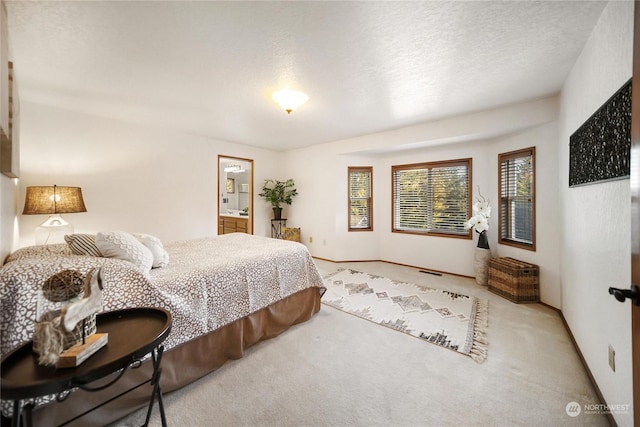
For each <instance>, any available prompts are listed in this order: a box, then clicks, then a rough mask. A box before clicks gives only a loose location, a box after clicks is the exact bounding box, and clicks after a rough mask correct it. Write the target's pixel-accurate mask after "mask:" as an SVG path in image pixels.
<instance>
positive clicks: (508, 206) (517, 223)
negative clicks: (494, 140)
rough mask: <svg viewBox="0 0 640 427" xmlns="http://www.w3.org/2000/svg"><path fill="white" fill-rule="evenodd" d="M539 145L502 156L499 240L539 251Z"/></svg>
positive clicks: (500, 160) (500, 159)
mask: <svg viewBox="0 0 640 427" xmlns="http://www.w3.org/2000/svg"><path fill="white" fill-rule="evenodd" d="M535 157H536V149H535V147H531V148H525V149H524V150H518V151H512V152H510V153H503V154H499V155H498V163H499V165H500V166H499V167H500V170H499V174H500V176H499V179H498V185H499V189H498V194H500V217H499V219H498V220H499V229H500V236H499V238H498V241H499V243H502V244H505V245H511V246H517V247H521V248H524V249H529V250H532V251H535V250H536V227H535V225H536V196H535V187H536V185H535Z"/></svg>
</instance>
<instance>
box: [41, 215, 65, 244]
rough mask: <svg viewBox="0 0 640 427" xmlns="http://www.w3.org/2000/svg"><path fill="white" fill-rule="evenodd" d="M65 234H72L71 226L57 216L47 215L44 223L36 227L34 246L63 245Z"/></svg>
mask: <svg viewBox="0 0 640 427" xmlns="http://www.w3.org/2000/svg"><path fill="white" fill-rule="evenodd" d="M65 234H73V225H71V224H69V223H68V222H67V221H65V220H64V219H62V217H61V216H60V215H58V214H54V215H49V218H47V220H46V221H45V222H43V223H42V224H40V225H39V226H37V227H36V233H35V237H36V245H46V244H52V243H64V236H65Z"/></svg>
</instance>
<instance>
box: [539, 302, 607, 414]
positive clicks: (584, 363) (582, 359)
mask: <svg viewBox="0 0 640 427" xmlns="http://www.w3.org/2000/svg"><path fill="white" fill-rule="evenodd" d="M540 304H541V305H544V306H545V307H548V308H550V309H552V310H554V311H555V312H557V313H558V315H559V316H560V319H562V323H563V324H564V327H565V329H566V330H567V333H568V334H569V338H571V343H573V347H574V348H575V349H576V353H578V357H579V358H580V362H582V366H583V367H584V370H585V371H586V372H587V377H589V381H591V385H592V386H593V389H594V390H595V392H596V396H597V397H598V400H599V401H600V402H599V403H600V404H602V405H605V406H606V404H607V402H606V401H605V400H604V396H603V395H602V392H601V391H600V387H598V383H596V379H595V378H594V377H593V374H592V373H591V369H589V365H587V361H586V359H585V358H584V356H583V355H582V351H581V350H580V347H579V346H578V342H577V341H576V339H575V337H574V336H573V333H572V332H571V328H570V327H569V323H567V319H565V318H564V314H563V313H562V310H560V309H557V308H555V307H552V306H550V305H549V304H546V303H544V302H541V303H540ZM606 415H607V421H609V424H610V425H611V426H612V427H618V424H617V423H616V420H615V418H613V415H612V414H610V413H607V414H606Z"/></svg>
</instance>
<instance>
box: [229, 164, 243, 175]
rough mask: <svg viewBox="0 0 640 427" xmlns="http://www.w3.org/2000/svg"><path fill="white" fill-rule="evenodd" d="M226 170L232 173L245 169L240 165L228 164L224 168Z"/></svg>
mask: <svg viewBox="0 0 640 427" xmlns="http://www.w3.org/2000/svg"><path fill="white" fill-rule="evenodd" d="M224 171H225V172H231V173H240V172H244V169H243V168H242V166H240V165H232V164H229V165H228V166H226V167H225V168H224Z"/></svg>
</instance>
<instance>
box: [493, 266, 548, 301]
mask: <svg viewBox="0 0 640 427" xmlns="http://www.w3.org/2000/svg"><path fill="white" fill-rule="evenodd" d="M539 284H540V270H539V268H538V266H537V265H535V264H529V263H526V262H523V261H519V260H517V259H514V258H492V259H491V260H490V261H489V290H490V291H491V292H493V293H495V294H498V295H500V296H502V297H504V298H506V299H508V300H509V301H512V302H515V303H522V302H524V303H530V302H539V301H540V289H539Z"/></svg>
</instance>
